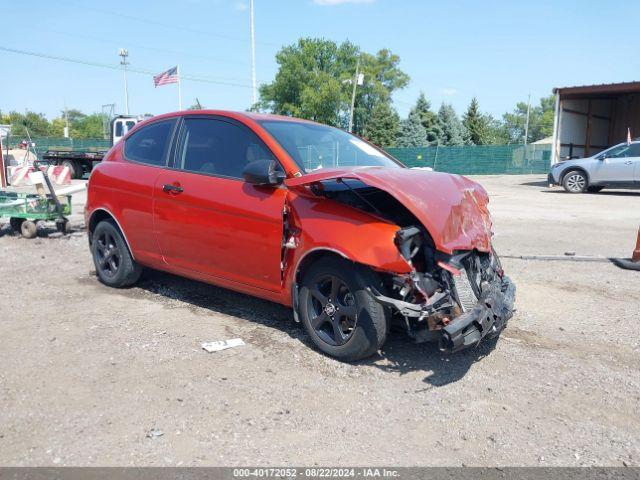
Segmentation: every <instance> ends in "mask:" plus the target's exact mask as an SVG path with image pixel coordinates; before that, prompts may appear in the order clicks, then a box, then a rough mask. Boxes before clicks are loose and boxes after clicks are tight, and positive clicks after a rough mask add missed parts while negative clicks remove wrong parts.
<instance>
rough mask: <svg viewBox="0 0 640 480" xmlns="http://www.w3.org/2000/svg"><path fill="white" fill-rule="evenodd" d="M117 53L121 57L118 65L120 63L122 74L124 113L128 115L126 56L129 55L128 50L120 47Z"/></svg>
mask: <svg viewBox="0 0 640 480" xmlns="http://www.w3.org/2000/svg"><path fill="white" fill-rule="evenodd" d="M118 55H120V56H121V57H122V60H120V65H122V74H123V75H124V113H125V115H129V90H128V88H127V65H128V62H127V57H128V56H129V52H128V51H127V50H125V49H124V48H121V49H120V52H118Z"/></svg>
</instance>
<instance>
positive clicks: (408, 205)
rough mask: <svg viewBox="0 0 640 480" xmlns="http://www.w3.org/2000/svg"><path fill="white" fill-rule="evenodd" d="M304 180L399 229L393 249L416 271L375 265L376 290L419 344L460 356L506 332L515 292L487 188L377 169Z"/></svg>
mask: <svg viewBox="0 0 640 480" xmlns="http://www.w3.org/2000/svg"><path fill="white" fill-rule="evenodd" d="M314 176H315V177H316V178H313V177H314ZM309 177H312V178H309ZM303 178H304V180H305V181H304V184H305V185H306V187H307V188H309V189H310V191H311V192H313V194H315V195H316V196H321V197H325V198H327V199H330V200H333V201H337V202H339V203H342V204H346V205H349V206H351V207H353V208H357V209H358V210H364V211H366V212H368V213H369V214H371V215H374V216H377V217H381V218H383V219H385V220H387V221H391V222H393V223H394V224H396V225H398V231H397V233H396V235H395V241H394V243H395V245H394V246H391V245H390V248H396V249H398V251H399V252H400V254H401V256H402V257H403V258H404V260H405V261H406V262H407V264H408V265H409V266H410V267H411V268H410V272H409V273H407V272H402V273H397V272H396V273H394V272H389V271H388V270H386V269H383V268H376V265H370V266H371V267H373V268H374V269H376V270H377V271H378V273H379V275H380V277H381V278H382V280H383V285H382V288H375V287H370V288H369V292H370V294H371V295H372V296H373V297H374V298H375V300H376V301H377V302H379V303H380V304H382V305H384V306H386V307H389V308H390V309H391V311H392V313H393V318H394V319H395V323H396V324H397V325H399V326H401V327H402V328H404V329H405V330H406V331H407V333H408V334H409V336H411V337H412V338H413V339H414V340H415V341H417V342H425V341H437V342H438V343H439V346H440V349H441V350H443V351H449V352H455V351H458V350H461V349H464V348H467V347H471V346H474V345H477V344H478V343H479V342H480V341H481V340H482V339H483V338H485V337H494V336H497V335H499V334H500V332H501V331H502V329H503V328H504V327H505V325H506V323H507V321H508V320H509V319H510V318H511V317H512V316H513V310H514V307H513V306H514V301H515V286H514V285H513V283H512V282H511V281H510V280H509V278H508V277H506V276H505V275H504V272H503V270H502V266H501V264H500V261H499V259H498V257H497V255H496V254H495V252H494V251H493V249H492V247H491V235H492V233H491V220H490V216H489V212H488V209H487V203H488V196H487V194H486V192H485V191H484V189H483V188H482V187H481V186H480V185H478V184H476V183H475V182H472V181H470V180H468V179H466V178H464V177H461V176H457V175H449V174H443V173H437V172H420V171H415V170H414V171H412V170H409V169H377V168H375V167H366V168H361V169H353V170H350V171H335V172H330V171H323V172H322V173H318V174H309V175H305V176H304V177H303ZM294 182H295V183H299V184H303V180H302V179H300V180H298V179H295V180H294Z"/></svg>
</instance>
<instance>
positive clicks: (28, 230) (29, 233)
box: [20, 220, 38, 238]
mask: <svg viewBox="0 0 640 480" xmlns="http://www.w3.org/2000/svg"><path fill="white" fill-rule="evenodd" d="M20 233H21V234H22V236H23V237H24V238H36V237H37V236H38V228H37V227H36V224H35V223H34V222H32V221H31V220H25V221H24V222H22V225H20Z"/></svg>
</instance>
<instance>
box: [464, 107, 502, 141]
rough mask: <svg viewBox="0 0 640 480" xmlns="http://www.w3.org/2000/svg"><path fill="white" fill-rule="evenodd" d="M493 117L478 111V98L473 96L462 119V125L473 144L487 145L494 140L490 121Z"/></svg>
mask: <svg viewBox="0 0 640 480" xmlns="http://www.w3.org/2000/svg"><path fill="white" fill-rule="evenodd" d="M493 122H494V119H493V118H492V117H491V116H490V115H485V114H483V113H482V112H480V106H479V105H478V99H477V98H476V97H473V98H472V99H471V103H470V104H469V108H468V109H467V112H466V113H465V114H464V117H463V119H462V125H463V126H464V127H465V128H466V129H467V132H468V134H469V140H470V141H471V143H473V144H474V145H489V144H492V143H494V142H495V138H493V137H494V133H495V132H494V131H492V123H493Z"/></svg>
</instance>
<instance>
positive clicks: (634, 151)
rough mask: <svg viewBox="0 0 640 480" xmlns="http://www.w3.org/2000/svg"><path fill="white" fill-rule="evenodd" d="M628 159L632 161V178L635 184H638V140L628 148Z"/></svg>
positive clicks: (639, 154)
mask: <svg viewBox="0 0 640 480" xmlns="http://www.w3.org/2000/svg"><path fill="white" fill-rule="evenodd" d="M629 160H631V161H632V162H633V172H634V173H633V180H634V182H635V186H640V142H639V143H632V144H631V147H630V148H629Z"/></svg>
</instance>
